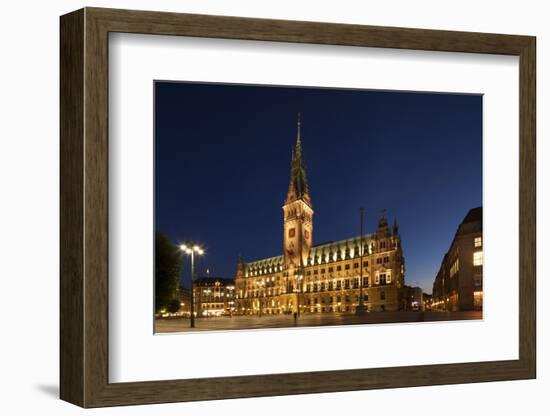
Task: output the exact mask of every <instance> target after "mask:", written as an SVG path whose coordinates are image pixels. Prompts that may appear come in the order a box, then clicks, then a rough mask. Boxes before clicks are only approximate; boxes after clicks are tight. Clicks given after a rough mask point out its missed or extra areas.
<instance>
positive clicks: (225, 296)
mask: <svg viewBox="0 0 550 416" xmlns="http://www.w3.org/2000/svg"><path fill="white" fill-rule="evenodd" d="M193 297H194V305H195V315H196V316H201V317H207V316H222V315H232V314H233V313H235V309H236V304H235V281H234V280H233V279H221V278H216V277H201V278H199V279H196V280H195V281H194V282H193Z"/></svg>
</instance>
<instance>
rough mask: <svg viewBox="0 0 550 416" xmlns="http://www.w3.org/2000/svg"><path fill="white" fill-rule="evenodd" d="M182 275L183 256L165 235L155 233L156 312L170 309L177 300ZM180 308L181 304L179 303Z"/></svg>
mask: <svg viewBox="0 0 550 416" xmlns="http://www.w3.org/2000/svg"><path fill="white" fill-rule="evenodd" d="M180 273H181V254H180V251H179V250H178V248H177V247H176V246H175V245H174V244H173V243H172V242H171V241H170V240H169V239H168V237H166V236H165V235H164V234H163V233H161V232H159V231H157V232H156V233H155V311H156V312H159V311H161V310H162V309H168V308H169V306H170V302H171V301H173V300H174V299H176V296H177V290H178V285H179V276H180ZM178 306H179V302H178Z"/></svg>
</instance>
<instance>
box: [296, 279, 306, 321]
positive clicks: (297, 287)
mask: <svg viewBox="0 0 550 416" xmlns="http://www.w3.org/2000/svg"><path fill="white" fill-rule="evenodd" d="M303 277H304V276H303V274H302V273H301V272H300V273H298V274H297V275H296V281H297V284H296V316H297V317H298V318H299V317H300V293H301V291H302V278H303Z"/></svg>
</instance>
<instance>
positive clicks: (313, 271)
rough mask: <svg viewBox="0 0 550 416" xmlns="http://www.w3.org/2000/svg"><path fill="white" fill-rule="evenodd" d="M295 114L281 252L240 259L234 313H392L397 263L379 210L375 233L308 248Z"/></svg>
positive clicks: (399, 257) (309, 220) (392, 235)
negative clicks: (294, 131) (257, 258)
mask: <svg viewBox="0 0 550 416" xmlns="http://www.w3.org/2000/svg"><path fill="white" fill-rule="evenodd" d="M300 130H301V124H300V118H299V117H298V126H297V139H296V145H295V148H294V151H293V154H292V162H291V172H290V183H289V186H288V191H287V195H286V199H285V201H284V205H283V227H282V228H283V230H282V231H283V239H282V243H283V247H282V248H283V253H282V254H281V255H278V256H275V257H269V258H264V259H261V260H256V261H252V262H245V261H244V260H243V259H242V258H239V261H238V264H237V271H236V276H235V287H236V304H237V309H236V311H237V313H239V314H256V315H262V314H281V313H296V314H302V313H338V312H341V313H354V312H356V310H357V309H358V306H359V305H361V308H359V309H360V310H364V309H367V310H370V311H384V310H387V311H395V310H398V309H399V308H400V305H401V304H402V299H401V288H402V287H403V285H404V272H405V270H404V258H403V253H402V250H401V238H400V235H399V231H398V226H397V222H395V221H394V224H393V226H392V227H391V228H390V226H389V225H388V221H387V219H386V215H385V212H383V213H382V215H381V217H380V219H379V221H378V226H377V228H376V229H375V230H374V231H373V232H371V233H367V234H364V235H360V236H354V237H351V238H349V239H346V240H341V241H333V242H328V243H323V244H315V243H314V239H313V231H314V227H313V222H314V221H313V218H314V209H313V202H312V199H311V195H310V190H309V186H308V181H307V176H306V165H305V160H304V155H303V150H302V143H301V137H300V134H301V132H300Z"/></svg>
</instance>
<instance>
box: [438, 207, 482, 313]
mask: <svg viewBox="0 0 550 416" xmlns="http://www.w3.org/2000/svg"><path fill="white" fill-rule="evenodd" d="M482 214H483V212H482V208H481V207H478V208H473V209H471V210H470V211H469V212H468V213H467V214H466V216H465V217H464V220H463V221H462V223H461V224H460V225H459V226H458V229H457V231H456V234H455V236H454V239H453V242H452V243H451V247H450V248H449V251H448V252H447V254H445V256H444V257H443V261H442V262H441V267H440V269H439V272H438V273H437V276H436V278H435V281H434V284H433V292H432V296H433V299H432V309H439V310H446V311H460V310H481V309H482V308H483V215H482Z"/></svg>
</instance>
